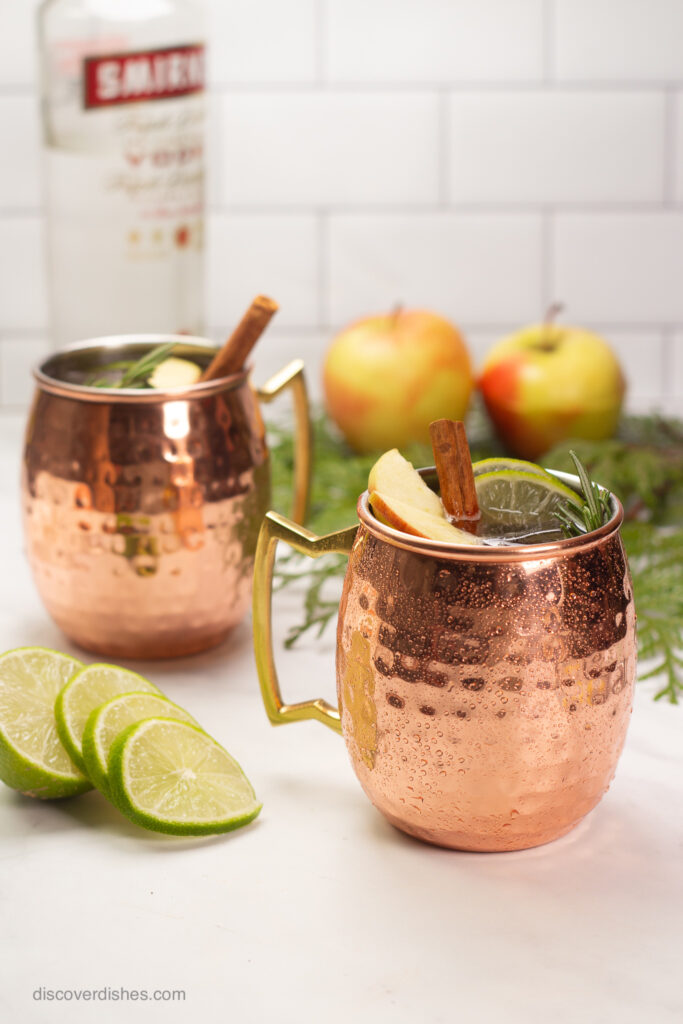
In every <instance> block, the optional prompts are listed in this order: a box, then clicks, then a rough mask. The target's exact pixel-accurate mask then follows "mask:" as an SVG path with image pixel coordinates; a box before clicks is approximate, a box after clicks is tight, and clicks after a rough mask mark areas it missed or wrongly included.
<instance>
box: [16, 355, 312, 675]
mask: <svg viewBox="0 0 683 1024" xmlns="http://www.w3.org/2000/svg"><path fill="white" fill-rule="evenodd" d="M164 340H166V339H164ZM178 340H179V342H180V343H182V344H183V345H188V346H190V350H191V352H192V354H199V355H201V354H206V353H209V354H210V352H211V351H212V350H210V349H208V347H207V345H202V344H197V343H196V342H194V343H193V342H192V341H191V340H188V339H186V338H180V339H178ZM117 345H118V346H119V347H123V348H125V349H126V351H127V350H128V349H129V348H130V347H131V346H132V347H133V348H134V346H135V342H134V341H131V339H110V340H109V341H108V343H107V346H106V353H105V355H106V359H102V361H111V360H114V359H116V358H121V356H120V354H119V349H118V348H117ZM98 351H99V350H98V347H97V345H96V344H95V343H93V347H92V348H91V349H90V350H84V349H83V347H82V346H81V347H78V346H77V347H74V349H72V350H71V352H68V351H65V352H64V353H61V354H58V355H57V356H53V357H51V358H50V359H49V360H48V361H47V363H46V364H45V366H44V368H43V369H42V370H40V371H37V373H36V377H37V381H38V390H37V392H36V395H35V398H34V402H33V406H32V409H31V413H30V417H29V423H28V427H27V433H26V444H25V453H24V468H23V514H24V526H25V535H26V547H27V553H28V558H29V561H30V564H31V568H32V570H33V575H34V579H35V582H36V585H37V587H38V590H39V592H40V595H41V597H42V599H43V601H44V603H45V606H46V608H47V609H48V611H49V612H50V614H51V615H52V617H53V618H54V620H55V621H56V622H57V624H58V625H59V626H60V627H61V628H62V629H63V630H64V632H65V633H66V634H67V635H68V636H69V637H71V638H72V639H73V640H74V641H75V642H76V643H78V644H79V645H81V646H82V647H85V648H86V649H88V650H92V651H95V652H97V653H99V654H102V655H107V656H111V657H129V658H147V657H169V656H174V655H179V654H189V653H192V652H194V651H199V650H203V649H204V648H206V647H209V646H212V645H213V644H216V643H218V642H219V641H220V640H221V639H222V638H223V637H224V636H225V635H226V633H227V632H228V631H229V630H230V629H231V628H232V627H233V626H234V625H235V624H236V623H238V622H239V621H240V620H241V619H242V618H243V616H244V615H245V613H246V611H247V608H248V605H249V600H250V595H251V577H252V570H253V557H254V550H255V546H256V536H257V533H258V527H259V524H260V521H261V518H262V516H263V514H264V512H265V510H266V508H267V507H268V503H269V498H270V474H269V455H268V450H267V447H266V442H265V431H264V425H263V420H262V418H261V413H260V409H259V405H258V400H257V398H256V395H255V394H254V392H253V390H252V388H251V387H250V385H249V383H248V381H247V377H246V374H244V373H242V374H237V375H234V376H232V377H229V378H226V379H225V380H223V381H213V382H211V384H210V385H209V386H207V385H197V386H195V387H194V388H193V389H190V390H187V389H185V390H183V392H182V397H176V396H177V394H178V393H177V392H176V393H164V392H145V391H142V392H138V393H137V394H136V393H135V392H121V393H117V392H113V391H112V390H111V389H102V390H98V389H96V388H89V387H84V386H83V385H82V384H80V383H75V384H74V383H72V384H70V383H68V382H66V383H65V382H64V381H63V380H62V379H60V378H61V375H62V373H63V374H65V375H67V378H68V374H69V373H70V372H71V369H72V368H71V363H70V360H71V362H72V363H74V365H76V363H77V360H78V359H85V358H86V357H87V356H88V353H89V352H90V354H91V357H92V354H93V353H97V352H98ZM83 353H84V354H83ZM60 360H61V362H60ZM91 368H92V367H91ZM297 373H299V374H300V368H299V370H297ZM292 376H293V374H292V373H290V375H289V377H287V378H286V379H287V381H289V380H290V379H291V378H292ZM301 387H302V388H303V385H301ZM273 393H275V392H273ZM304 393H305V392H304ZM269 397H272V395H269ZM303 404H304V405H305V399H304V402H303ZM301 498H302V501H303V503H304V504H305V495H304V494H302V495H301Z"/></svg>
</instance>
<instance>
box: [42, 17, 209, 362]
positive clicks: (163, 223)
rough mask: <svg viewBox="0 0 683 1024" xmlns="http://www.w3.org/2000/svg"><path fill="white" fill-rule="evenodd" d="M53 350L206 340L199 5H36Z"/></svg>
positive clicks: (202, 73)
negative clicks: (163, 337)
mask: <svg viewBox="0 0 683 1024" xmlns="http://www.w3.org/2000/svg"><path fill="white" fill-rule="evenodd" d="M38 17H39V37H40V49H41V73H42V107H43V126H44V145H45V164H46V207H47V218H46V220H47V251H48V293H49V298H50V307H51V333H52V337H53V341H54V342H55V344H57V345H62V344H64V343H66V342H69V341H75V340H78V339H81V338H88V337H93V336H96V335H104V334H120V333H138V332H161V333H168V332H178V331H186V332H189V333H191V334H201V333H202V320H203V300H204V295H203V250H204V230H203V227H204V225H203V216H204V117H205V96H204V44H203V27H204V26H203V11H202V7H201V4H200V2H199V0H43V3H42V5H41V7H40V11H39V16H38Z"/></svg>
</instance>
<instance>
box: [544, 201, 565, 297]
mask: <svg viewBox="0 0 683 1024" xmlns="http://www.w3.org/2000/svg"><path fill="white" fill-rule="evenodd" d="M554 227H555V220H554V213H553V210H552V208H551V207H546V208H545V209H544V210H543V211H542V212H541V301H542V304H543V309H541V310H540V311H539V315H540V316H545V313H546V311H547V310H548V309H550V306H551V303H553V302H556V301H560V300H558V299H557V296H555V295H554V294H553V292H554V290H555V274H554V265H553V264H554V261H553V242H554Z"/></svg>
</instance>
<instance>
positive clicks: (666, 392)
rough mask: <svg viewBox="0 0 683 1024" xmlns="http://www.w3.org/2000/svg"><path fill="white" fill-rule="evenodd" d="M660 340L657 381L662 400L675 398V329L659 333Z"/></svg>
mask: <svg viewBox="0 0 683 1024" xmlns="http://www.w3.org/2000/svg"><path fill="white" fill-rule="evenodd" d="M661 340H662V368H661V379H660V381H659V392H660V394H661V396H662V398H664V399H668V398H673V397H674V396H675V389H674V386H673V385H674V369H675V367H674V344H675V341H676V339H675V328H673V327H670V326H669V327H665V328H664V329H663V330H662V333H661Z"/></svg>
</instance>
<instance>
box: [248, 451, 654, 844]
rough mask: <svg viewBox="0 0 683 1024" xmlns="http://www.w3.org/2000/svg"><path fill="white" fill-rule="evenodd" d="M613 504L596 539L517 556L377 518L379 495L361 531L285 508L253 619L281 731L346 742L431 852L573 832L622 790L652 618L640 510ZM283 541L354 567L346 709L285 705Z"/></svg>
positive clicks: (357, 765)
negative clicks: (411, 531)
mask: <svg viewBox="0 0 683 1024" xmlns="http://www.w3.org/2000/svg"><path fill="white" fill-rule="evenodd" d="M421 472H422V474H423V476H425V479H427V480H428V482H431V483H435V479H436V478H435V474H434V472H433V470H422V471H421ZM556 475H557V476H558V477H560V478H561V479H562V480H564V481H565V482H566V483H569V484H570V485H574V486H577V485H578V481H577V479H576V478H575V477H572V476H569V475H568V474H561V473H558V474H556ZM611 507H612V512H613V515H612V517H611V519H610V521H609V522H608V523H607V524H606V525H604V526H602V527H600V529H598V530H595V531H593V532H592V533H588V534H585V535H584V536H581V537H577V538H571V539H566V540H560V541H555V542H552V543H545V544H537V545H515V546H510V547H485V546H476V547H473V546H470V545H465V546H460V545H451V544H448V543H445V542H442V541H441V542H440V541H431V540H427V539H422V538H418V537H412V536H408V535H407V534H404V533H400V532H398V531H396V530H394V529H392V528H391V527H389V526H384V525H383V524H382V523H380V522H379V521H378V520H377V519H376V518H375V517H374V515H373V513H372V511H371V509H370V507H369V504H368V495H367V492H365V493H364V494H362V495H361V496H360V498H359V501H358V517H359V519H360V526H358V527H356V526H354V527H351V528H350V529H347V530H343V531H341V532H340V533H335V534H330V535H328V536H325V537H316V536H315V534H313V533H311V532H310V531H308V530H304V529H302V528H301V527H298V526H297V525H296V524H294V523H292V522H290V521H288V520H287V519H285V518H283V517H282V516H280V515H277V514H276V513H273V512H269V513H268V514H267V516H266V518H265V521H264V524H263V526H262V528H261V533H260V536H259V542H258V547H257V553H256V564H255V577H254V598H253V600H254V615H253V618H254V644H255V652H256V662H257V667H258V674H259V680H260V684H261V690H262V696H263V700H264V704H265V707H266V711H267V713H268V716H269V718H270V720H271V722H272V723H273V724H276V725H277V724H281V723H284V722H294V721H300V720H302V719H307V718H313V719H316V720H317V721H319V722H323V723H324V724H325V725H328V726H329V727H330V728H332V729H334V730H336V731H339V732H342V733H343V735H344V739H345V741H346V745H347V748H348V751H349V755H350V758H351V763H352V765H353V768H354V770H355V772H356V775H357V776H358V778H359V780H360V783H361V785H362V787H363V789H364V790H365V792H366V794H367V795H368V797H369V798H370V800H371V801H372V802H373V804H374V805H375V806H376V807H377V808H378V809H379V810H380V811H381V812H382V814H384V815H385V817H386V818H387V819H388V820H389V821H390V822H391V823H392V824H393V825H395V826H397V827H398V828H400V829H402V830H403V831H405V832H407V833H409V834H410V835H413V836H416V837H418V838H419V839H423V840H425V841H427V842H429V843H435V844H437V845H439V846H445V847H450V848H453V849H460V850H481V851H500V850H520V849H525V848H527V847H531V846H538V845H540V844H542V843H547V842H549V841H550V840H553V839H557V838H558V837H559V836H562V835H564V834H565V833H567V832H568V831H569V830H570V829H572V828H573V827H574V826H575V825H576V824H577V823H578V822H579V821H580V820H581V819H582V818H583V817H584V815H586V814H587V813H588V812H589V811H590V810H592V808H593V807H595V805H596V804H597V803H598V801H599V800H600V799H601V797H602V795H603V794H604V793H605V791H606V790H607V788H608V786H609V784H610V781H611V779H612V777H613V775H614V771H615V768H616V764H617V760H618V758H619V755H620V753H621V749H622V746H623V743H624V738H625V735H626V729H627V726H628V722H629V716H630V713H631V706H632V697H633V685H634V678H635V662H636V653H635V652H636V645H635V613H634V607H633V594H632V587H631V580H630V576H629V571H628V566H627V562H626V558H625V554H624V549H623V546H622V543H621V538H620V536H619V526H620V524H621V522H622V519H623V509H622V507H621V505H620V503H619V501H618V500H617V499H616V498H614V497H612V498H611ZM280 540H283V541H286V542H287V543H288V544H290V545H291V546H292V547H294V548H295V549H296V550H297V551H300V552H302V553H303V554H306V555H309V556H311V557H313V558H317V557H319V556H320V555H323V554H326V553H328V552H347V553H348V554H349V565H348V569H347V573H346V577H345V581H344V587H343V593H342V598H341V604H340V608H339V623H338V628H337V696H338V701H339V709H337V708H334V707H332V706H330V705H329V704H328V703H327V702H326V701H324V700H322V699H318V700H309V701H304V702H302V703H299V704H286V703H284V702H283V699H282V696H281V692H280V686H279V683H278V678H277V673H276V669H275V664H274V659H273V650H272V636H271V589H272V575H273V565H274V558H275V551H276V547H277V542H278V541H280Z"/></svg>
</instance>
